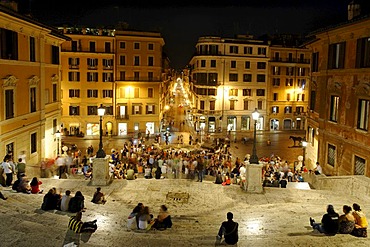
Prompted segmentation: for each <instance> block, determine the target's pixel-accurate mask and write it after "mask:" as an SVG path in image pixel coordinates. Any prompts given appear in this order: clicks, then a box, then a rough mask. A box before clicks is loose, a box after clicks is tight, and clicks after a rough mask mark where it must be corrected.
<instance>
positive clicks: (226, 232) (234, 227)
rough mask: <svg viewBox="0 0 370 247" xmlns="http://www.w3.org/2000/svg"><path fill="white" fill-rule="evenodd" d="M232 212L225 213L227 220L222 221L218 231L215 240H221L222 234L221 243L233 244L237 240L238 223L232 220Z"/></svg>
mask: <svg viewBox="0 0 370 247" xmlns="http://www.w3.org/2000/svg"><path fill="white" fill-rule="evenodd" d="M233 217H234V215H233V213H231V212H228V213H227V221H224V222H222V224H221V227H220V230H219V231H218V235H217V240H218V241H221V239H222V236H224V238H225V239H224V240H223V242H222V243H221V244H224V243H226V244H229V245H234V244H236V243H237V242H238V240H239V236H238V226H239V224H238V223H237V222H235V221H233Z"/></svg>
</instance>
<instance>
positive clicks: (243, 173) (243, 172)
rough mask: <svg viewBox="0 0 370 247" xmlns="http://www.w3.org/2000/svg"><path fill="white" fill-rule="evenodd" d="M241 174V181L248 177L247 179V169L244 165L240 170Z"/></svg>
mask: <svg viewBox="0 0 370 247" xmlns="http://www.w3.org/2000/svg"><path fill="white" fill-rule="evenodd" d="M239 174H240V178H241V180H245V179H246V177H247V168H245V165H244V164H242V165H241V166H240V168H239Z"/></svg>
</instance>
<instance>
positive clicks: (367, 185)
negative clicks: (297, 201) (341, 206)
mask: <svg viewBox="0 0 370 247" xmlns="http://www.w3.org/2000/svg"><path fill="white" fill-rule="evenodd" d="M303 178H304V181H306V182H308V183H309V184H310V186H311V187H312V188H313V189H317V190H330V191H335V192H336V193H341V194H345V195H352V196H361V197H363V196H366V197H369V198H370V178H369V177H366V176H330V177H327V176H325V175H315V174H307V173H306V174H303Z"/></svg>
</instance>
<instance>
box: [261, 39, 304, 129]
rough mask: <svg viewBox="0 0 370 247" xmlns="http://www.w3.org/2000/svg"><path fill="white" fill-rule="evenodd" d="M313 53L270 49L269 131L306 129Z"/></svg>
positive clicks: (268, 87)
mask: <svg viewBox="0 0 370 247" xmlns="http://www.w3.org/2000/svg"><path fill="white" fill-rule="evenodd" d="M310 58H311V52H310V50H308V49H304V48H296V47H289V46H281V45H271V46H270V61H269V76H268V78H269V82H268V86H267V105H268V110H267V115H268V117H267V121H268V123H269V128H268V129H269V130H271V131H274V130H305V129H306V128H305V122H306V115H307V106H308V105H307V104H308V96H309V91H308V86H309V79H310Z"/></svg>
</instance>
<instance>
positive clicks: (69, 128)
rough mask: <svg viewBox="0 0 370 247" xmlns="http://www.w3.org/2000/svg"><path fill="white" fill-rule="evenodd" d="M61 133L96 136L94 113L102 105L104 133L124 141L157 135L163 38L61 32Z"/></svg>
mask: <svg viewBox="0 0 370 247" xmlns="http://www.w3.org/2000/svg"><path fill="white" fill-rule="evenodd" d="M63 32H64V34H65V35H67V36H68V37H70V38H71V41H70V42H66V43H64V44H63V45H62V54H61V57H62V92H63V96H62V124H63V127H62V128H63V131H64V135H76V136H85V135H86V136H94V135H99V118H98V116H97V109H98V107H99V106H100V105H102V106H103V107H105V109H106V111H105V112H106V113H105V116H104V117H103V126H102V127H103V133H105V134H106V135H113V136H122V137H127V136H131V135H133V134H135V135H136V134H138V133H143V134H144V133H145V134H146V133H148V132H149V133H150V134H154V133H155V132H158V131H159V127H160V125H159V123H160V121H159V119H160V112H161V107H162V106H161V103H160V99H161V95H162V94H163V85H164V84H163V82H164V81H166V75H165V73H163V72H164V68H163V66H162V65H163V56H162V48H163V46H164V39H163V38H162V37H161V35H160V34H159V33H156V32H143V31H128V30H114V29H109V30H108V29H89V28H63Z"/></svg>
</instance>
